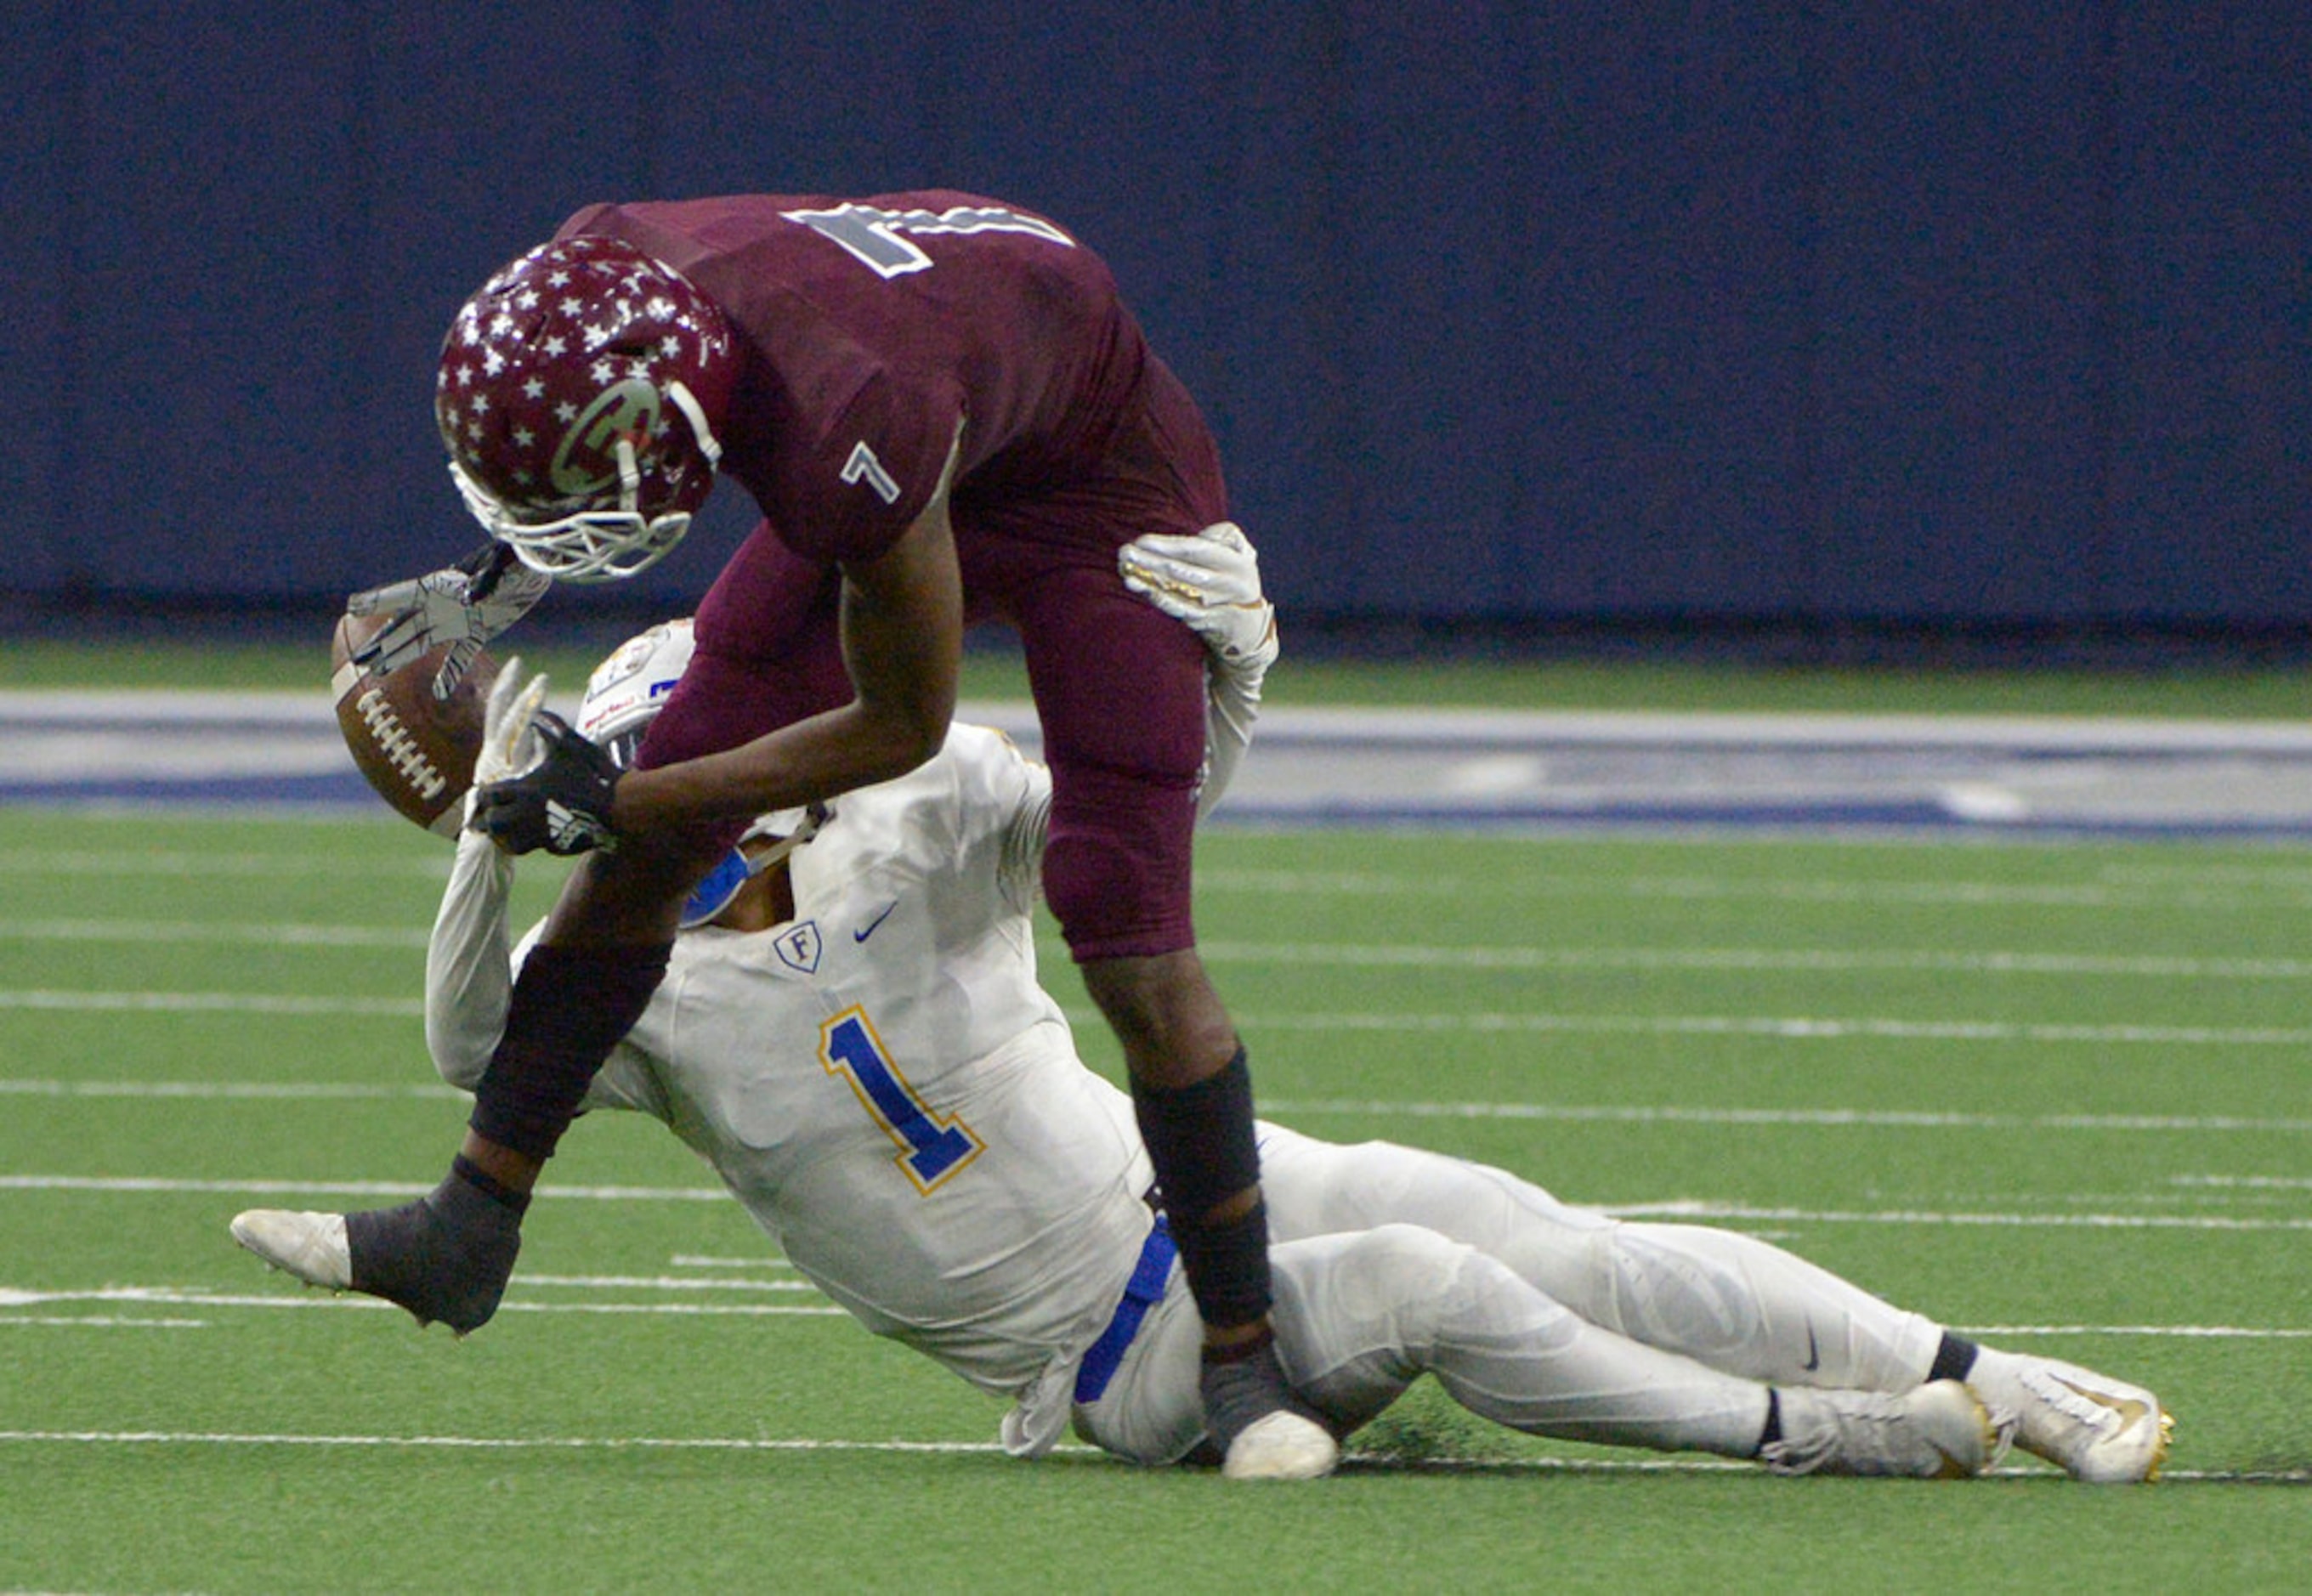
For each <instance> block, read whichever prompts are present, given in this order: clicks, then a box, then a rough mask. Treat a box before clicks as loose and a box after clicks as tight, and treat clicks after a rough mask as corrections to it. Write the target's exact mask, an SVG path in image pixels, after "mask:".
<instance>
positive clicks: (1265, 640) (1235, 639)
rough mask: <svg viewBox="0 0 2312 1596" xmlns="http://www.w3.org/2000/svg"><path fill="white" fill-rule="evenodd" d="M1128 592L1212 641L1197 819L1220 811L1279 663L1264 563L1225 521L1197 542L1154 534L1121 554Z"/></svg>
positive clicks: (1120, 565)
mask: <svg viewBox="0 0 2312 1596" xmlns="http://www.w3.org/2000/svg"><path fill="white" fill-rule="evenodd" d="M1116 567H1117V570H1118V571H1121V572H1122V573H1123V575H1124V585H1125V587H1126V588H1128V589H1131V590H1132V591H1133V592H1134V593H1137V594H1138V595H1140V597H1143V598H1145V599H1146V600H1147V601H1148V602H1149V603H1151V604H1152V605H1154V606H1156V607H1157V608H1158V609H1160V610H1162V611H1163V612H1164V613H1165V614H1166V615H1169V616H1171V617H1172V618H1173V619H1174V620H1176V621H1179V622H1182V623H1183V624H1186V625H1187V628H1188V630H1190V631H1191V632H1195V634H1196V635H1197V636H1198V637H1200V638H1202V639H1203V640H1204V647H1205V649H1206V650H1207V651H1208V652H1209V654H1210V656H1211V668H1210V669H1209V670H1207V671H1206V672H1205V673H1204V685H1205V702H1204V772H1203V774H1202V776H1201V777H1200V778H1199V779H1198V781H1197V783H1196V815H1197V818H1199V819H1202V818H1203V817H1204V815H1209V814H1211V813H1212V812H1213V807H1214V806H1216V805H1217V804H1219V802H1220V800H1221V794H1222V793H1223V792H1225V791H1227V790H1228V786H1229V783H1230V781H1233V780H1234V779H1235V777H1236V768H1237V766H1238V765H1239V764H1240V763H1243V760H1244V751H1245V750H1246V749H1247V748H1248V747H1249V746H1251V745H1252V723H1253V721H1254V720H1257V719H1258V718H1259V714H1260V684H1261V678H1262V677H1264V676H1266V675H1267V674H1268V667H1270V666H1272V665H1274V664H1275V663H1276V655H1277V650H1278V647H1279V644H1278V641H1277V636H1276V606H1274V605H1273V604H1271V603H1269V602H1268V600H1267V598H1266V597H1264V596H1263V595H1262V593H1261V590H1260V563H1259V559H1258V557H1257V555H1256V554H1254V553H1253V547H1252V544H1251V543H1250V542H1249V541H1248V539H1247V538H1246V536H1245V535H1244V531H1243V528H1239V526H1237V525H1236V523H1235V522H1233V521H1219V522H1215V523H1214V524H1213V525H1212V526H1209V527H1207V528H1204V530H1203V531H1201V532H1199V533H1197V534H1196V535H1195V536H1193V537H1167V536H1160V535H1159V534H1156V533H1150V534H1148V535H1147V536H1143V537H1135V538H1134V539H1133V540H1132V541H1131V542H1130V543H1127V544H1125V545H1124V546H1123V547H1122V548H1120V549H1118V550H1117V551H1116Z"/></svg>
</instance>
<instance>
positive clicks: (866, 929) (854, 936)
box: [851, 898, 899, 942]
mask: <svg viewBox="0 0 2312 1596" xmlns="http://www.w3.org/2000/svg"><path fill="white" fill-rule="evenodd" d="M898 906H899V904H898V899H896V898H895V899H893V900H892V902H891V908H890V909H886V910H884V911H883V912H882V913H880V914H879V915H877V916H876V917H875V918H874V919H872V920H869V921H868V922H867V923H866V924H865V925H863V926H862V927H861V928H860V929H857V930H855V931H854V932H852V933H851V940H853V941H854V942H864V941H866V940H867V938H870V937H872V936H873V935H874V934H875V928H876V927H877V926H880V925H881V924H882V923H883V922H884V921H885V920H889V919H890V918H891V909H897V908H898Z"/></svg>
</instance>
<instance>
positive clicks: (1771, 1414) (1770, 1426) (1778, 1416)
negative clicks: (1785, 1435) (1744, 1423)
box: [1750, 1385, 1782, 1457]
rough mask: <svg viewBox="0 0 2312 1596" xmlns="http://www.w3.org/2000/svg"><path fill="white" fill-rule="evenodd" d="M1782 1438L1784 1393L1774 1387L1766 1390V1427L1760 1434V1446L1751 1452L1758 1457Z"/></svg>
mask: <svg viewBox="0 0 2312 1596" xmlns="http://www.w3.org/2000/svg"><path fill="white" fill-rule="evenodd" d="M1781 1439H1782V1392H1780V1391H1776V1390H1775V1389H1774V1388H1773V1386H1771V1385H1770V1386H1768V1387H1767V1388H1766V1427H1765V1429H1763V1430H1761V1431H1759V1432H1758V1444H1757V1447H1756V1450H1754V1451H1753V1452H1751V1454H1750V1455H1751V1456H1752V1457H1756V1456H1757V1455H1758V1453H1759V1452H1764V1451H1765V1450H1766V1448H1768V1447H1770V1446H1772V1445H1773V1443H1775V1442H1777V1441H1780V1440H1781Z"/></svg>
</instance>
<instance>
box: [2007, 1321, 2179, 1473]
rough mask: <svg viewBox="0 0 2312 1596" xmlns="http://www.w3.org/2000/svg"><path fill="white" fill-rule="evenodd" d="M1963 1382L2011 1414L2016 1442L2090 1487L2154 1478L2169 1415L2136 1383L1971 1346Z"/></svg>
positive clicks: (2164, 1450) (2163, 1455)
mask: <svg viewBox="0 0 2312 1596" xmlns="http://www.w3.org/2000/svg"><path fill="white" fill-rule="evenodd" d="M1966 1382H1967V1383H1968V1384H1969V1385H1971V1386H1973V1387H1974V1388H1975V1392H1976V1394H1977V1395H1979V1396H1981V1397H1982V1398H1983V1400H1984V1401H1985V1402H1988V1403H1990V1404H1991V1405H1992V1407H1993V1408H2004V1409H2006V1410H2007V1411H2009V1412H2011V1413H2013V1414H2014V1415H2015V1417H2016V1432H2015V1444H2016V1445H2018V1446H2019V1447H2021V1448H2022V1449H2023V1450H2024V1451H2025V1452H2029V1453H2030V1454H2031V1455H2032V1456H2034V1457H2039V1458H2045V1459H2046V1460H2047V1461H2049V1462H2051V1463H2054V1464H2056V1465H2058V1466H2060V1467H2061V1468H2062V1470H2063V1471H2064V1472H2065V1473H2067V1474H2069V1475H2070V1476H2071V1478H2073V1479H2079V1480H2085V1481H2086V1482H2087V1483H2088V1484H2089V1485H2137V1484H2148V1483H2150V1481H2152V1480H2154V1479H2157V1478H2159V1465H2160V1464H2161V1463H2163V1462H2165V1461H2167V1458H2168V1441H2169V1439H2170V1437H2171V1436H2172V1435H2174V1433H2175V1428H2176V1419H2175V1416H2174V1415H2172V1414H2170V1413H2168V1411H2167V1410H2166V1409H2164V1408H2161V1407H2160V1406H2159V1398H2157V1397H2155V1396H2153V1395H2152V1394H2151V1393H2150V1391H2145V1390H2144V1389H2143V1388H2142V1387H2141V1386H2135V1385H2129V1384H2126V1383H2125V1382H2122V1381H2117V1380H2114V1379H2111V1378H2110V1377H2109V1376H2107V1375H2103V1374H2097V1373H2095V1372H2094V1371H2093V1370H2091V1369H2082V1368H2080V1366H2079V1365H2076V1364H2066V1363H2059V1362H2057V1361H2056V1360H2055V1359H2054V1358H2051V1357H2024V1356H2020V1355H2019V1354H2016V1353H2011V1352H1995V1351H1993V1350H1992V1348H1990V1347H1981V1348H1978V1349H1977V1351H1976V1353H1975V1366H1974V1367H1973V1368H1971V1369H1969V1370H1968V1371H1967V1374H1966Z"/></svg>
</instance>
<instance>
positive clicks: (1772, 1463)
mask: <svg viewBox="0 0 2312 1596" xmlns="http://www.w3.org/2000/svg"><path fill="white" fill-rule="evenodd" d="M1774 1391H1775V1396H1776V1398H1777V1399H1778V1400H1779V1403H1780V1407H1781V1411H1782V1439H1781V1440H1779V1441H1775V1442H1773V1443H1769V1444H1767V1445H1766V1446H1765V1447H1762V1448H1761V1449H1760V1450H1759V1452H1758V1461H1760V1462H1762V1463H1764V1464H1765V1465H1766V1467H1767V1468H1768V1469H1770V1470H1773V1472H1774V1473H1776V1474H1899V1475H1907V1476H1909V1477H1911V1478H1915V1479H1966V1478H1972V1477H1974V1476H1975V1475H1977V1474H1980V1473H1982V1472H1983V1471H1984V1470H1986V1469H1988V1468H1990V1467H1991V1466H1992V1464H1993V1463H1995V1462H1997V1461H1999V1459H2000V1458H2001V1457H2002V1456H2003V1455H2005V1453H2006V1451H2007V1442H2008V1438H2009V1434H2010V1429H2011V1424H2010V1425H2006V1426H2002V1424H2001V1422H2000V1421H1999V1420H1998V1419H1995V1418H1993V1417H1992V1414H1991V1412H1990V1410H1989V1409H1988V1408H1985V1407H1984V1404H1983V1402H1982V1401H1981V1400H1979V1399H1978V1398H1977V1397H1976V1396H1975V1392H1973V1391H1969V1390H1968V1389H1967V1388H1966V1386H1964V1385H1962V1384H1960V1383H1959V1382H1957V1381H1956V1380H1938V1381H1935V1382H1932V1383H1931V1384H1928V1385H1922V1386H1920V1387H1918V1388H1917V1389H1916V1390H1914V1391H1905V1392H1904V1393H1902V1394H1901V1395H1900V1396H1892V1395H1888V1394H1887V1393H1886V1392H1884V1391H1829V1390H1822V1389H1816V1388H1808V1387H1794V1386H1777V1387H1775V1388H1774Z"/></svg>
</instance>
